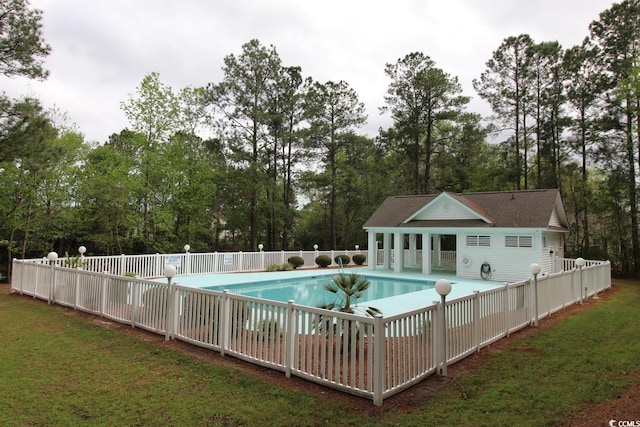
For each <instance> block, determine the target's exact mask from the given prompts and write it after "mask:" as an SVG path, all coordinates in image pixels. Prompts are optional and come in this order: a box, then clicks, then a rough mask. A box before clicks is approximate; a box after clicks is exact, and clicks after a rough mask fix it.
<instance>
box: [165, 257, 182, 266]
mask: <svg viewBox="0 0 640 427" xmlns="http://www.w3.org/2000/svg"><path fill="white" fill-rule="evenodd" d="M164 265H165V266H167V265H173V266H174V267H175V268H180V265H181V257H180V255H167V256H166V257H164Z"/></svg>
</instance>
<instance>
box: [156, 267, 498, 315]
mask: <svg viewBox="0 0 640 427" xmlns="http://www.w3.org/2000/svg"><path fill="white" fill-rule="evenodd" d="M341 271H344V272H345V273H346V274H349V273H357V274H360V275H363V276H367V277H380V278H384V279H393V278H397V279H404V280H424V281H433V282H435V281H437V280H439V279H448V280H449V281H451V283H452V285H451V293H450V294H449V295H448V296H447V300H452V299H455V298H459V297H464V296H468V295H471V294H473V291H484V290H489V289H495V288H496V287H498V286H504V283H503V282H495V281H490V280H468V279H460V278H458V277H456V276H455V275H454V274H438V273H436V274H430V275H425V274H423V273H422V272H420V271H403V272H402V273H396V272H394V271H392V270H385V269H376V270H368V269H367V267H347V268H345V269H344V270H341V269H339V268H308V269H296V270H291V271H273V272H265V271H259V272H249V273H210V274H195V275H188V276H176V277H175V278H174V283H176V284H180V285H182V286H188V287H194V288H203V287H210V286H221V287H223V288H224V286H225V285H237V284H243V283H247V284H249V283H251V284H257V283H260V282H263V281H274V280H287V279H303V278H317V277H322V276H326V277H327V281H329V280H331V277H333V276H335V275H336V274H339V273H340V272H341ZM155 280H156V281H164V280H163V279H162V278H157V279H155ZM165 280H166V279H165ZM434 301H440V295H439V294H438V293H437V292H436V290H435V289H433V288H431V289H426V290H424V291H416V292H410V293H407V294H403V295H397V296H393V297H387V298H383V299H379V300H371V301H367V302H366V303H363V304H362V305H363V306H371V307H376V308H378V309H380V310H381V311H382V313H383V315H385V316H391V315H395V314H399V313H404V312H407V311H411V310H415V309H418V308H422V307H426V306H429V305H432V304H433V302H434Z"/></svg>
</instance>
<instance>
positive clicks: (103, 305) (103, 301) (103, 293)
mask: <svg viewBox="0 0 640 427" xmlns="http://www.w3.org/2000/svg"><path fill="white" fill-rule="evenodd" d="M102 274H103V276H102V286H100V315H101V316H104V313H105V312H106V311H107V280H108V278H107V272H106V271H105V272H103V273H102Z"/></svg>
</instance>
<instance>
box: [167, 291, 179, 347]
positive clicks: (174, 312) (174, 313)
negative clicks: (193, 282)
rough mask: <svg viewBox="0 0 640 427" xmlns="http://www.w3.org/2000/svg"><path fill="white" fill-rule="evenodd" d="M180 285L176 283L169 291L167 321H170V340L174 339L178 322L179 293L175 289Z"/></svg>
mask: <svg viewBox="0 0 640 427" xmlns="http://www.w3.org/2000/svg"><path fill="white" fill-rule="evenodd" d="M179 285H180V283H178V282H176V283H175V284H174V285H173V287H172V288H171V290H170V291H169V292H170V293H171V303H172V305H171V313H170V314H171V315H170V317H169V319H170V320H171V339H175V336H176V332H178V323H179V320H180V292H179V290H178V288H177V286H179Z"/></svg>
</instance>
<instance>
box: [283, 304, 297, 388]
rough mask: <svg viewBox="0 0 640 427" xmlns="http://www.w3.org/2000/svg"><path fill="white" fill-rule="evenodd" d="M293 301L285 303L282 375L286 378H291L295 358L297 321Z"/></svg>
mask: <svg viewBox="0 0 640 427" xmlns="http://www.w3.org/2000/svg"><path fill="white" fill-rule="evenodd" d="M293 303H294V300H292V299H290V300H289V301H287V323H286V325H285V328H286V334H287V335H285V341H284V348H285V354H284V373H285V376H286V377H287V378H290V377H291V368H292V367H293V361H294V358H295V347H294V345H295V344H294V343H295V342H296V334H297V329H298V328H297V326H298V325H297V321H296V316H295V314H294V309H293Z"/></svg>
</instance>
